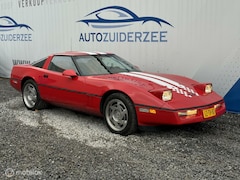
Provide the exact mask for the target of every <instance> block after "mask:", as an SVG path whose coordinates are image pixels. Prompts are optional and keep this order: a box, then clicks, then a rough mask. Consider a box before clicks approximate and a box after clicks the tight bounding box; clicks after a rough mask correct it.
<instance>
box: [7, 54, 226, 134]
mask: <svg viewBox="0 0 240 180" xmlns="http://www.w3.org/2000/svg"><path fill="white" fill-rule="evenodd" d="M10 84H11V85H12V87H14V88H15V89H16V90H18V91H20V92H21V93H22V99H23V103H24V105H25V106H26V108H27V109H29V110H36V109H43V108H47V106H48V105H50V104H51V105H55V106H61V107H64V108H69V109H73V110H77V111H82V112H85V113H89V114H92V115H96V116H101V117H103V118H104V119H105V121H106V124H107V127H108V128H109V130H110V131H111V132H113V133H117V134H121V135H129V134H133V133H134V132H136V130H137V129H138V127H140V126H157V125H163V124H167V125H182V124H190V123H198V122H204V121H208V120H212V119H215V118H217V117H219V116H221V115H222V114H224V113H225V111H226V107H225V103H224V100H223V98H222V97H221V96H220V95H218V94H217V93H216V92H214V91H213V89H212V84H211V83H199V82H197V81H195V80H192V79H190V78H187V77H183V76H179V75H174V74H159V73H148V72H144V71H141V70H140V69H139V68H138V67H136V66H134V65H132V64H131V63H129V62H128V61H126V60H124V59H123V58H121V57H119V56H117V55H115V54H111V53H90V52H74V51H70V52H64V53H55V54H51V55H49V56H48V57H45V58H43V59H40V60H39V61H36V62H33V63H32V64H28V65H15V66H13V68H12V72H11V78H10Z"/></svg>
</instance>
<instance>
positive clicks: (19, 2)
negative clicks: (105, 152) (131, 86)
mask: <svg viewBox="0 0 240 180" xmlns="http://www.w3.org/2000/svg"><path fill="white" fill-rule="evenodd" d="M216 4H217V6H216ZM239 7H240V1H238V0H232V1H231V3H230V2H229V1H226V0H212V1H206V0H203V1H191V0H186V1H184V2H182V1H181V2H180V1H165V0H152V1H146V0H140V1H139V2H138V3H136V2H135V1H134V0H128V1H117V0H103V1H97V0H82V1H77V0H1V1H0V76H1V77H10V73H11V69H12V67H13V66H14V65H16V64H28V63H31V62H33V61H36V60H38V59H40V58H43V57H45V56H47V55H49V54H51V53H55V52H64V51H69V50H73V51H101V52H113V53H116V54H118V55H119V56H122V57H123V58H125V59H127V60H129V61H131V62H132V63H133V64H136V65H138V66H139V67H140V68H141V69H142V70H145V71H152V72H156V73H158V72H161V73H172V74H179V75H183V76H188V77H190V78H193V79H196V80H197V81H201V82H212V83H213V85H214V88H215V90H216V91H217V92H218V93H220V94H221V95H222V96H224V95H225V94H226V93H227V92H228V91H229V90H230V89H231V87H232V86H233V85H234V84H235V83H236V82H237V81H238V79H239V76H240V71H239V68H238V67H239V64H240V60H239V56H238V57H237V60H236V58H235V57H236V55H238V54H239V51H240V33H239V30H240V21H238V20H237V18H238V17H240V11H239ZM228 64H234V65H233V66H231V68H230V67H229V66H228ZM226 73H227V74H226ZM231 73H234V76H231ZM220 77H222V78H220ZM225 77H226V78H225Z"/></svg>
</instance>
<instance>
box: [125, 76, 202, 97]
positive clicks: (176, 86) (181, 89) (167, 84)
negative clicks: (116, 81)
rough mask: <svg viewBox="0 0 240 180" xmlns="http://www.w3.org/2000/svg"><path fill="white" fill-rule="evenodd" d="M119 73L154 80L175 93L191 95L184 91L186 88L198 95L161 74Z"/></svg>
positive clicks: (191, 91)
mask: <svg viewBox="0 0 240 180" xmlns="http://www.w3.org/2000/svg"><path fill="white" fill-rule="evenodd" d="M121 74H124V75H128V76H132V77H137V78H141V79H145V80H148V81H151V82H154V83H156V84H158V85H161V86H165V87H167V88H169V89H171V90H172V91H175V92H176V93H178V94H182V95H184V96H186V97H192V96H191V95H189V94H188V93H187V92H186V91H187V89H188V90H189V92H190V93H193V94H194V95H196V96H199V95H198V93H196V92H194V91H193V90H192V89H189V88H186V87H185V86H183V85H181V84H179V83H178V82H175V81H172V80H170V79H167V78H164V77H161V76H156V75H152V74H147V73H141V72H131V73H121ZM164 81H165V82H164Z"/></svg>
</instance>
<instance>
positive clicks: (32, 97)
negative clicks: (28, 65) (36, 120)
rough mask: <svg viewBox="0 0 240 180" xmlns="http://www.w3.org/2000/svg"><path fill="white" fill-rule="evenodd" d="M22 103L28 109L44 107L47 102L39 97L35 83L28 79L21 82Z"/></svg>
mask: <svg viewBox="0 0 240 180" xmlns="http://www.w3.org/2000/svg"><path fill="white" fill-rule="evenodd" d="M22 98H23V103H24V105H25V106H26V108H27V109H29V110H33V111H34V110H36V109H44V108H46V107H47V103H46V102H45V101H43V100H42V99H41V97H40V94H39V91H38V87H37V84H36V83H35V82H34V80H32V79H29V80H27V81H26V82H25V83H24V84H23V88H22Z"/></svg>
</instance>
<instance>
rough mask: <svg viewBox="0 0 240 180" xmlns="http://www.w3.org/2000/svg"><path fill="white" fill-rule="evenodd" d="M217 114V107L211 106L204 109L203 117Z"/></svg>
mask: <svg viewBox="0 0 240 180" xmlns="http://www.w3.org/2000/svg"><path fill="white" fill-rule="evenodd" d="M213 116H216V111H215V108H209V109H204V110H203V117H204V118H210V117H213Z"/></svg>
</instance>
